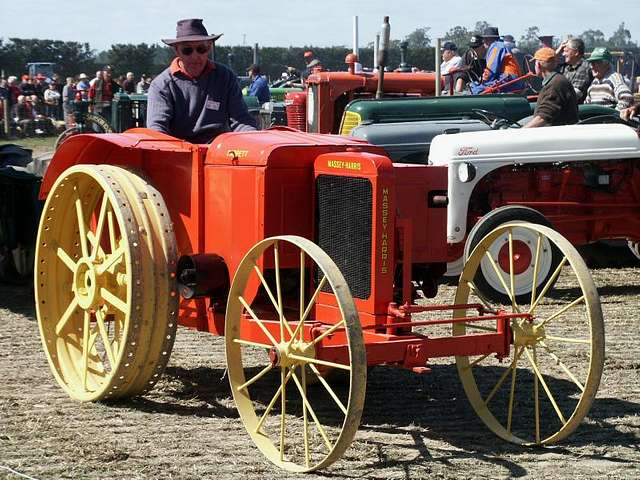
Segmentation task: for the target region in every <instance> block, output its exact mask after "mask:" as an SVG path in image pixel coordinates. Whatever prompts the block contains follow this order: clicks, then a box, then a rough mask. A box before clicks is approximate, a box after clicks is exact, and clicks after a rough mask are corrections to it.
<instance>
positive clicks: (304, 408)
mask: <svg viewBox="0 0 640 480" xmlns="http://www.w3.org/2000/svg"><path fill="white" fill-rule="evenodd" d="M301 252H302V253H303V254H304V250H301ZM300 376H301V377H302V390H303V391H304V394H305V396H306V395H307V372H306V370H305V368H304V367H302V368H301V369H300ZM307 413H308V410H307V406H306V405H305V404H304V402H303V403H302V425H303V426H304V464H305V465H306V466H307V467H309V463H310V460H311V458H310V456H309V416H308V415H307Z"/></svg>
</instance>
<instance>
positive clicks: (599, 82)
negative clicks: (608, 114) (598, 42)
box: [584, 47, 633, 110]
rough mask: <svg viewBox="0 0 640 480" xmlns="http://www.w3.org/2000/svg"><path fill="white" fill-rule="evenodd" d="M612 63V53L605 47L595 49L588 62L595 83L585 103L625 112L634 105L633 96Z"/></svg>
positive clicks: (588, 91)
mask: <svg viewBox="0 0 640 480" xmlns="http://www.w3.org/2000/svg"><path fill="white" fill-rule="evenodd" d="M611 61H612V57H611V52H609V49H607V48H605V47H597V48H594V49H593V52H591V56H590V57H589V58H588V59H587V62H589V64H590V65H591V72H592V73H593V81H592V82H591V86H590V87H589V89H588V90H587V98H586V99H585V101H584V103H593V104H596V105H604V106H606V107H611V108H615V109H617V110H624V109H625V108H629V107H630V106H631V105H633V94H632V93H631V89H630V88H629V87H628V86H627V84H626V83H625V82H624V79H623V78H622V75H620V74H619V73H617V72H615V71H613V67H612V65H611Z"/></svg>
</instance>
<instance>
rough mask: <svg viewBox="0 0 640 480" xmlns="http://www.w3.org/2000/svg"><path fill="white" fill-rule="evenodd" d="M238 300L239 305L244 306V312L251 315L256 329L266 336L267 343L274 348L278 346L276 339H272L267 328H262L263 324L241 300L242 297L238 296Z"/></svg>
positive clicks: (242, 299) (244, 301)
mask: <svg viewBox="0 0 640 480" xmlns="http://www.w3.org/2000/svg"><path fill="white" fill-rule="evenodd" d="M238 300H240V303H241V304H242V306H244V308H245V310H246V311H247V312H248V313H249V315H251V318H253V319H254V320H255V322H256V323H257V324H258V327H260V330H262V332H263V333H264V334H265V335H266V336H267V338H268V339H269V341H270V342H271V343H272V344H273V345H274V346H276V345H278V342H277V341H276V339H275V338H273V335H271V332H270V331H269V330H268V329H267V327H265V326H264V323H263V322H262V320H260V319H259V318H258V317H257V316H256V314H255V313H253V310H251V307H250V306H249V305H248V304H247V302H246V300H245V299H244V298H242V296H239V297H238Z"/></svg>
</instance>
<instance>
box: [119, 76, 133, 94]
mask: <svg viewBox="0 0 640 480" xmlns="http://www.w3.org/2000/svg"><path fill="white" fill-rule="evenodd" d="M122 90H124V92H125V93H127V94H132V93H134V92H135V91H136V80H135V76H134V75H133V72H127V77H126V78H125V79H124V81H123V82H122Z"/></svg>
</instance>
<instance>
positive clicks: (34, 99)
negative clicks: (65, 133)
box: [25, 95, 53, 135]
mask: <svg viewBox="0 0 640 480" xmlns="http://www.w3.org/2000/svg"><path fill="white" fill-rule="evenodd" d="M25 100H26V101H27V102H31V105H32V109H33V113H34V126H35V130H34V133H35V134H36V135H50V134H51V133H53V122H52V120H51V119H50V118H49V117H48V116H47V112H46V108H45V105H44V102H42V101H41V100H40V97H38V96H37V95H31V98H27V99H25Z"/></svg>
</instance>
